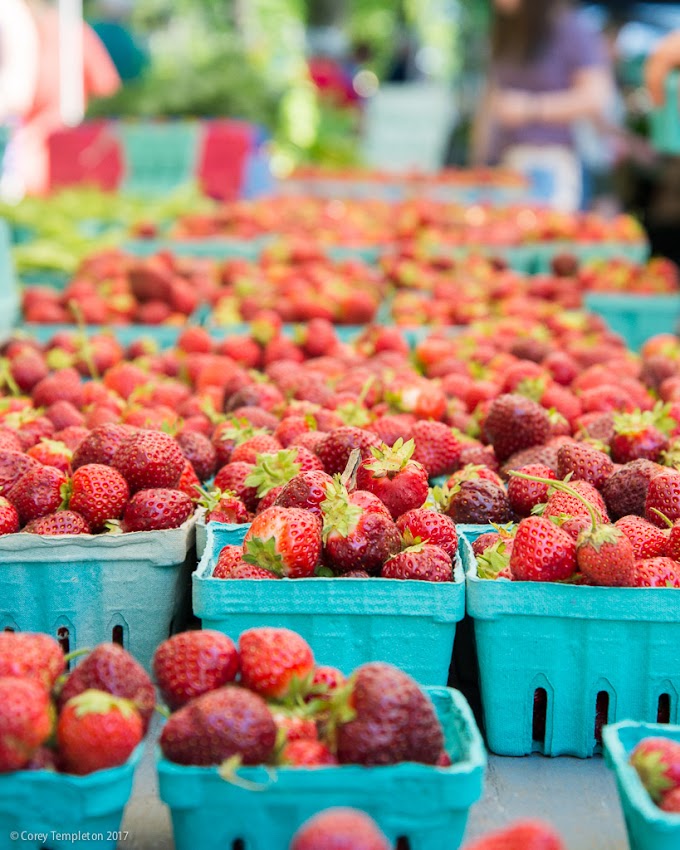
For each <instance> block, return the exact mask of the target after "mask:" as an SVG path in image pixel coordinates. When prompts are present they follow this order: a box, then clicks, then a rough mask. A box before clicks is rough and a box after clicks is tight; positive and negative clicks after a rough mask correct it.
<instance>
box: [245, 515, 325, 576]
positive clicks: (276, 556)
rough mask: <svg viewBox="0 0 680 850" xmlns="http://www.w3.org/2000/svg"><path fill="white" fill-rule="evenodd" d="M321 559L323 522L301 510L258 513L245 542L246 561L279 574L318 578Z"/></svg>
mask: <svg viewBox="0 0 680 850" xmlns="http://www.w3.org/2000/svg"><path fill="white" fill-rule="evenodd" d="M320 559H321V520H320V519H319V517H317V516H314V514H312V513H310V512H309V511H304V510H301V509H300V508H280V507H277V506H274V507H271V508H268V509H267V510H266V511H263V512H262V513H261V514H258V515H257V516H256V517H255V519H254V520H253V523H252V525H251V526H250V528H249V529H248V532H247V534H246V536H245V539H244V541H243V560H244V561H247V562H248V563H250V564H257V566H260V567H264V568H265V569H268V570H271V572H273V573H275V574H276V575H281V576H285V577H287V578H304V577H306V576H311V575H314V571H315V570H316V567H317V565H318V563H319V561H320Z"/></svg>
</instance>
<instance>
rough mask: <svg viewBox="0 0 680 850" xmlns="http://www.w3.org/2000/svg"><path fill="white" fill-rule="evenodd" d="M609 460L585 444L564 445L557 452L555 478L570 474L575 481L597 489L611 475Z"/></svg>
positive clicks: (611, 466)
mask: <svg viewBox="0 0 680 850" xmlns="http://www.w3.org/2000/svg"><path fill="white" fill-rule="evenodd" d="M613 470H614V465H613V464H612V462H611V459H610V458H609V456H608V455H606V454H605V453H604V452H601V451H600V450H599V449H596V448H594V447H593V446H589V445H588V444H587V443H565V444H564V445H563V446H560V448H559V451H558V452H557V477H558V478H566V477H567V475H569V474H571V476H572V479H573V480H575V481H587V482H588V483H589V484H592V485H593V487H596V488H597V489H599V488H600V487H602V485H603V484H604V483H605V481H606V480H607V478H609V476H610V475H611V474H612V472H613Z"/></svg>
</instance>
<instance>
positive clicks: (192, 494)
mask: <svg viewBox="0 0 680 850" xmlns="http://www.w3.org/2000/svg"><path fill="white" fill-rule="evenodd" d="M200 486H201V482H200V481H199V480H198V475H196V472H195V471H194V468H193V466H192V465H191V463H190V462H189V461H188V460H186V458H185V460H184V469H183V470H182V474H181V475H180V477H179V481H178V482H177V485H176V489H177V490H181V491H182V493H184V494H185V495H187V496H188V497H189V498H190V499H191V500H192V501H196V500H197V498H198V495H197V494H198V490H197V488H200Z"/></svg>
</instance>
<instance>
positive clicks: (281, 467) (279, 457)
mask: <svg viewBox="0 0 680 850" xmlns="http://www.w3.org/2000/svg"><path fill="white" fill-rule="evenodd" d="M299 451H306V450H304V449H303V450H300V449H298V448H297V447H293V448H290V449H279V451H276V452H273V453H265V454H258V455H257V457H256V458H255V461H254V464H255V465H254V466H253V468H252V469H251V471H250V472H249V474H248V477H247V478H246V479H245V481H244V484H245V485H246V486H247V487H255V488H256V489H257V497H258V499H263V498H264V497H265V496H266V495H267V494H268V493H270V492H271V491H272V490H273V489H274V488H276V487H283V486H284V485H285V484H287V483H288V482H289V481H290V480H291V478H294V477H295V476H296V475H297V474H298V473H299V472H301V471H302V465H301V464H300V463H298V462H297V454H298V452H299ZM314 459H315V460H316V461H317V463H319V461H318V459H317V458H314ZM320 466H321V464H320V463H319V467H320Z"/></svg>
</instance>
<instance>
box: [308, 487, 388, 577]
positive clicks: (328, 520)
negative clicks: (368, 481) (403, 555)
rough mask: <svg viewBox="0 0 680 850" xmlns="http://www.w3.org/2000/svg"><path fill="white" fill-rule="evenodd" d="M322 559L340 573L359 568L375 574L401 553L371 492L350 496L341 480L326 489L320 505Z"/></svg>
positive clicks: (384, 511)
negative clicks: (393, 556)
mask: <svg viewBox="0 0 680 850" xmlns="http://www.w3.org/2000/svg"><path fill="white" fill-rule="evenodd" d="M321 510H322V513H323V541H324V551H325V556H326V559H327V561H328V563H329V565H330V566H331V567H333V568H334V569H335V570H337V571H338V572H341V573H346V572H349V571H350V570H354V569H363V570H366V572H368V573H371V574H374V573H375V574H377V573H378V572H379V571H380V570H381V569H382V565H383V564H384V563H385V561H387V559H388V558H389V557H391V556H392V555H396V554H397V552H399V551H400V550H401V535H400V534H399V529H398V528H397V526H396V525H395V523H394V521H393V520H392V517H391V516H390V514H389V512H388V511H387V508H386V507H385V506H384V505H383V503H382V502H381V501H380V499H378V497H377V496H374V495H373V494H372V493H369V492H368V491H366V490H357V491H355V492H354V493H352V494H351V495H350V494H349V493H348V491H347V488H346V487H345V486H344V484H343V483H342V482H341V481H339V480H338V481H334V482H333V483H332V484H329V485H327V487H326V499H325V501H323V502H322V503H321Z"/></svg>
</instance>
